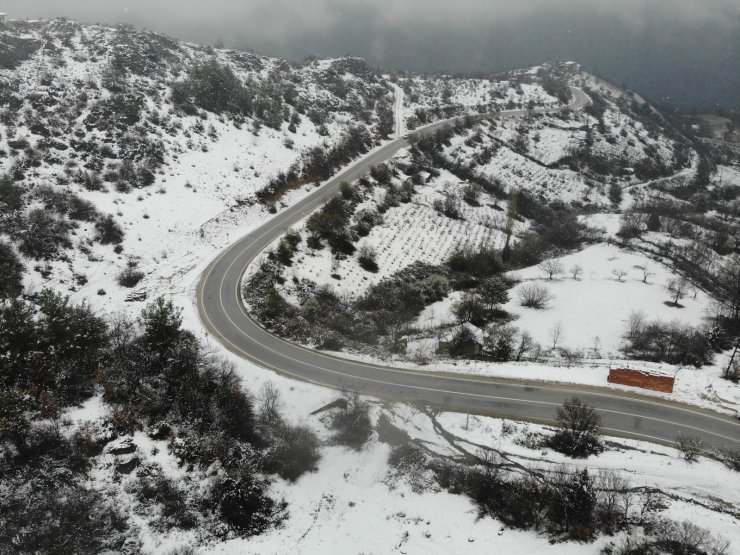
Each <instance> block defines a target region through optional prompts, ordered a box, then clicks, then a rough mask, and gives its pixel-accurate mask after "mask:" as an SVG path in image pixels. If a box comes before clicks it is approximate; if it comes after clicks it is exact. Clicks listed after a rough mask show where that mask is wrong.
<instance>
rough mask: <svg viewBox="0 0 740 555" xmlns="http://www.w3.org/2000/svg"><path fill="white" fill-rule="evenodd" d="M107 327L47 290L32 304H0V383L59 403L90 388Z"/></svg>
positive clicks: (84, 309) (82, 307) (87, 310)
mask: <svg viewBox="0 0 740 555" xmlns="http://www.w3.org/2000/svg"><path fill="white" fill-rule="evenodd" d="M106 341H107V339H106V326H105V323H104V322H103V320H102V319H100V318H98V317H97V316H95V315H94V314H93V312H92V310H91V309H90V308H89V307H88V306H87V305H85V304H82V305H74V304H71V303H70V302H69V299H67V298H64V297H62V296H60V295H57V294H55V293H53V292H51V291H49V290H44V291H42V292H41V293H40V294H39V295H38V297H37V299H36V302H35V303H33V304H32V303H27V302H25V301H20V300H9V301H4V302H2V303H0V350H1V351H2V352H3V353H5V356H3V357H2V358H0V385H2V386H5V387H19V388H22V389H24V390H26V391H33V392H34V394H35V395H36V396H40V395H41V394H42V393H43V392H47V393H49V394H51V395H53V396H54V397H56V398H57V399H59V401H60V402H62V403H68V402H74V401H77V400H79V399H81V398H83V397H84V396H85V395H86V394H88V393H89V392H90V391H91V389H92V384H91V381H92V376H93V374H94V372H95V371H97V369H98V366H99V364H100V361H101V360H102V357H103V354H104V349H105V347H106Z"/></svg>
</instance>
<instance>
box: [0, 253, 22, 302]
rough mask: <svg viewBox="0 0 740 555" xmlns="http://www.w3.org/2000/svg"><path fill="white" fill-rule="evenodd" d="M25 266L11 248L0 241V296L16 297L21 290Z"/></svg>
mask: <svg viewBox="0 0 740 555" xmlns="http://www.w3.org/2000/svg"><path fill="white" fill-rule="evenodd" d="M24 271H25V267H24V266H23V264H22V263H21V261H20V260H19V259H18V256H17V255H16V254H15V251H14V250H13V248H12V247H11V246H10V245H9V244H8V243H6V242H5V241H0V298H2V297H17V296H18V295H20V294H21V291H22V290H23V272H24Z"/></svg>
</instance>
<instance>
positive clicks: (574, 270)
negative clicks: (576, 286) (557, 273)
mask: <svg viewBox="0 0 740 555" xmlns="http://www.w3.org/2000/svg"><path fill="white" fill-rule="evenodd" d="M582 273H583V268H582V267H581V266H580V265H578V264H573V266H571V267H570V275H571V276H573V279H580V278H581V274H582Z"/></svg>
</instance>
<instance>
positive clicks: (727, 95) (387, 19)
mask: <svg viewBox="0 0 740 555" xmlns="http://www.w3.org/2000/svg"><path fill="white" fill-rule="evenodd" d="M0 11H6V12H9V13H10V14H11V17H18V18H23V17H55V16H68V17H72V18H75V19H79V20H82V21H87V22H108V23H133V24H136V25H140V26H145V27H147V28H149V29H152V30H156V31H161V32H164V33H167V34H169V35H172V36H175V37H178V38H183V39H186V40H193V41H196V42H202V43H209V44H213V43H215V42H216V41H218V40H222V41H223V42H224V43H225V44H226V45H227V46H233V47H243V48H253V49H255V50H257V51H259V52H262V53H265V54H273V55H279V56H285V57H288V58H290V59H293V60H300V59H303V58H304V57H305V56H307V55H310V54H318V55H322V56H333V55H341V54H357V55H361V56H365V57H366V58H368V59H369V60H370V62H371V63H373V64H376V65H381V66H384V67H391V68H401V69H412V70H421V71H424V70H430V71H434V70H446V71H467V72H469V71H476V70H479V71H487V70H497V69H506V68H510V67H514V66H518V65H525V64H534V63H539V62H542V61H545V60H548V59H555V60H558V59H564V58H568V59H575V60H576V61H579V62H582V63H583V64H584V65H585V66H586V67H588V68H589V69H593V70H595V71H597V72H600V73H602V74H603V75H604V76H606V77H609V78H611V79H613V80H614V81H616V82H617V83H620V84H621V83H627V84H629V85H631V86H633V87H634V88H637V89H641V90H642V92H645V93H647V94H648V95H649V96H651V97H653V98H657V99H660V100H663V101H666V102H672V101H676V102H677V103H678V104H682V103H684V102H683V101H682V100H680V97H681V96H682V95H683V96H684V97H686V99H687V102H689V103H691V102H694V100H692V99H698V101H699V102H708V103H709V104H712V103H716V102H721V103H727V102H730V103H732V102H734V100H732V99H733V98H734V99H737V100H738V102H740V98H738V96H740V93H737V92H736V91H733V90H731V89H732V88H733V87H734V88H735V89H737V88H740V87H738V86H737V85H740V83H739V82H738V80H739V79H740V78H738V76H737V74H738V71H737V67H736V66H737V59H738V56H740V31H739V30H740V0H121V1H113V0H0ZM677 88H681V90H680V91H676V89H677ZM674 91H676V93H675V94H673V95H671V93H672V92H674ZM677 99H679V100H677ZM728 99H729V100H728Z"/></svg>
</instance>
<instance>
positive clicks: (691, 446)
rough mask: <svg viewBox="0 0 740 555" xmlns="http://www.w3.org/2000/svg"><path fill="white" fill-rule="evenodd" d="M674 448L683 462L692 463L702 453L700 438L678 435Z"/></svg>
mask: <svg viewBox="0 0 740 555" xmlns="http://www.w3.org/2000/svg"><path fill="white" fill-rule="evenodd" d="M676 444H677V445H676V448H677V449H678V451H679V453H680V454H681V457H683V459H684V460H685V461H688V462H694V461H696V460H697V459H698V458H699V455H700V454H701V451H702V446H703V444H702V441H701V438H698V437H696V436H686V435H683V434H679V435H678V437H677V438H676Z"/></svg>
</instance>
